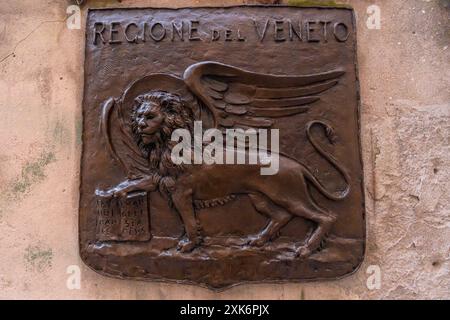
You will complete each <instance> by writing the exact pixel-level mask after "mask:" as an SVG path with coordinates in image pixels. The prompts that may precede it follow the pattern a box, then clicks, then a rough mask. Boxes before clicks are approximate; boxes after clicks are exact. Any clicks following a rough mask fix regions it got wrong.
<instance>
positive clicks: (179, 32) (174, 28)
mask: <svg viewBox="0 0 450 320" xmlns="http://www.w3.org/2000/svg"><path fill="white" fill-rule="evenodd" d="M175 33H176V34H177V35H178V37H179V38H180V40H181V41H184V33H183V21H181V24H180V25H179V26H177V24H176V23H175V22H172V37H171V38H170V40H171V41H173V40H174V38H175Z"/></svg>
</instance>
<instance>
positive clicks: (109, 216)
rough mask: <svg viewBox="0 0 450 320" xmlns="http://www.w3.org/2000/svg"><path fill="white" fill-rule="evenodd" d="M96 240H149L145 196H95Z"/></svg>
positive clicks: (137, 194)
mask: <svg viewBox="0 0 450 320" xmlns="http://www.w3.org/2000/svg"><path fill="white" fill-rule="evenodd" d="M97 240H99V241H107V240H118V241H127V240H130V241H148V240H150V229H149V221H148V206H147V194H146V193H145V192H140V193H135V194H129V195H128V196H126V197H123V198H111V197H109V196H108V195H106V196H104V195H102V194H97Z"/></svg>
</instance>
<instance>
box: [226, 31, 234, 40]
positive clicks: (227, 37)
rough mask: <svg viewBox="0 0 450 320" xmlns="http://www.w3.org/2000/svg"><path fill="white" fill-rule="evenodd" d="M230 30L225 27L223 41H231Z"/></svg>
mask: <svg viewBox="0 0 450 320" xmlns="http://www.w3.org/2000/svg"><path fill="white" fill-rule="evenodd" d="M232 40H233V38H232V31H231V30H230V29H225V41H232Z"/></svg>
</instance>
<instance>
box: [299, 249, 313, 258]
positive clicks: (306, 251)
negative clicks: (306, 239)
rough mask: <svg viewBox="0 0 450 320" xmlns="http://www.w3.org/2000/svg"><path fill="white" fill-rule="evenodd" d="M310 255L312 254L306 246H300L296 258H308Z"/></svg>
mask: <svg viewBox="0 0 450 320" xmlns="http://www.w3.org/2000/svg"><path fill="white" fill-rule="evenodd" d="M311 253H312V251H311V249H309V248H308V247H307V246H302V247H300V248H298V249H297V252H296V256H297V257H299V258H301V259H304V258H307V257H309V256H310V255H311Z"/></svg>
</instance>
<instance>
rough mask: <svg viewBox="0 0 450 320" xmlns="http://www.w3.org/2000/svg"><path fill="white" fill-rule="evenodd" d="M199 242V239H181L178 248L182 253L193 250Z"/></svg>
mask: <svg viewBox="0 0 450 320" xmlns="http://www.w3.org/2000/svg"><path fill="white" fill-rule="evenodd" d="M198 244H199V241H192V240H181V241H180V242H178V245H177V250H178V251H180V252H182V253H186V252H191V251H192V250H194V249H195V248H196V247H197V245H198Z"/></svg>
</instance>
